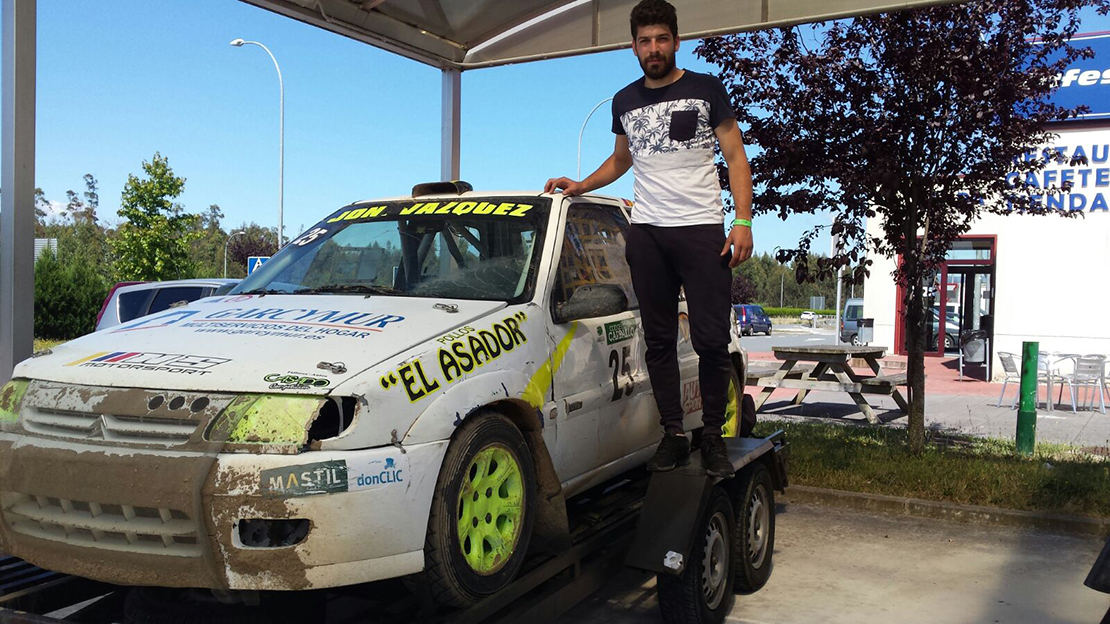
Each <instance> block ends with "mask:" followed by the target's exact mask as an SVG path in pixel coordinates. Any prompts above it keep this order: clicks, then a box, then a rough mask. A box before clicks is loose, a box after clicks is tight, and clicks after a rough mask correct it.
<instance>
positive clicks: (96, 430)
mask: <svg viewBox="0 0 1110 624" xmlns="http://www.w3.org/2000/svg"><path fill="white" fill-rule="evenodd" d="M107 426H108V422H107V420H105V417H104V416H103V415H101V416H100V418H97V419H96V420H94V421H93V424H92V426H91V427H89V435H87V436H85V437H86V438H100V439H103V438H104V428H105V427H107Z"/></svg>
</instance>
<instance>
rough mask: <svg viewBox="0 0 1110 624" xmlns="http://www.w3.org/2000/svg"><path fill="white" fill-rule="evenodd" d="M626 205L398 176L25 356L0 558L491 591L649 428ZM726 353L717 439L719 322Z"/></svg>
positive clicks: (13, 395)
mask: <svg viewBox="0 0 1110 624" xmlns="http://www.w3.org/2000/svg"><path fill="white" fill-rule="evenodd" d="M630 205H631V203H630V202H627V201H623V200H618V199H610V198H606V197H600V196H585V197H574V198H566V197H563V196H562V195H559V194H555V195H550V194H537V193H534V192H533V193H527V192H518V193H511V192H498V193H476V192H474V191H472V190H470V189H469V185H466V184H465V183H458V182H456V183H430V184H424V185H418V186H416V187H415V188H414V189H413V193H412V196H411V197H401V198H394V199H384V200H375V201H365V202H358V203H354V204H351V205H349V206H346V207H343V208H341V209H339V210H337V211H335V212H334V213H332V214H330V215H328V216H327V217H326V218H325V219H324V220H322V221H320V222H319V223H317V224H316V225H315V226H313V227H312V228H310V229H309V230H308V231H307V232H305V233H304V234H302V235H301V236H299V237H298V238H296V239H295V240H293V241H292V242H290V243H289V244H288V245H287V246H286V247H285V248H284V249H282V250H281V251H280V252H279V253H278V254H277V255H275V256H274V257H273V258H272V259H271V260H270V261H269V262H267V263H266V264H265V265H264V266H263V267H262V268H260V269H259V270H257V271H256V272H255V273H254V274H252V275H251V276H250V277H248V278H247V279H245V280H244V281H243V282H242V283H241V284H240V285H239V286H238V287H236V288H235V289H234V290H233V291H231V293H230V294H228V295H226V296H218V297H208V298H205V299H201V300H198V301H195V302H193V303H191V304H188V305H186V306H183V307H177V308H172V309H169V310H166V311H163V312H160V313H156V314H153V315H149V316H145V317H142V318H139V319H136V320H134V321H131V322H129V323H125V324H122V325H119V326H117V327H113V328H110V329H108V330H105V331H101V332H96V333H95V334H90V335H88V336H84V337H82V338H79V339H77V340H74V341H71V342H68V343H66V344H64V345H61V346H58V347H55V348H54V349H53V350H52V351H51V352H46V353H40V354H38V355H37V356H36V357H33V358H31V359H29V360H26V361H24V362H22V363H21V364H20V365H19V366H18V367H17V368H16V370H15V374H14V378H13V380H12V381H11V382H9V383H8V384H7V385H6V386H5V387H4V388H3V389H2V391H0V520H2V521H0V551H5V552H8V553H11V554H13V555H16V556H18V557H22V558H24V559H27V560H29V561H30V562H32V563H34V564H36V565H39V566H42V567H45V568H49V569H53V570H59V571H63V572H67V573H72V574H76V575H80V576H85V577H90V578H94V579H101V580H104V581H108V582H112V583H118V584H129V585H152V584H153V585H160V586H163V587H191V588H212V589H217V590H297V589H311V588H323V587H333V586H339V585H349V584H355V583H362V582H367V581H373V580H377V579H384V578H391V577H400V576H405V577H407V579H408V580H410V581H412V582H414V583H418V584H422V585H425V586H427V587H429V588H431V590H432V591H431V595H432V596H433V597H435V598H436V599H437V600H439V601H440V602H442V603H444V604H448V605H454V606H463V605H466V604H469V603H472V602H474V601H476V600H479V599H481V598H482V597H484V596H486V595H489V594H491V593H493V592H496V591H497V590H499V589H500V588H502V587H504V586H505V585H506V584H507V583H508V582H509V581H510V580H511V579H512V578H513V576H514V575H515V574H516V572H517V571H518V569H519V568H520V565H521V562H522V561H523V559H524V557H525V554H526V553H527V551H528V548H529V544H530V543H539V542H545V543H549V544H551V543H559V541H560V540H565V538H566V531H567V519H566V510H565V500H566V499H567V498H568V497H571V496H573V495H574V494H575V493H576V492H581V491H583V490H584V489H586V488H589V487H590V486H592V485H594V484H597V483H600V482H602V481H603V480H606V479H608V478H611V477H612V476H614V475H616V474H619V473H621V472H622V471H625V470H628V469H630V468H632V467H635V466H636V465H638V464H642V463H643V462H644V461H645V460H646V458H647V457H649V456H650V454H651V453H652V452H653V450H654V447H655V445H656V443H657V442H658V440H659V438H660V427H659V422H658V421H659V415H658V412H657V409H656V406H655V401H654V398H653V396H652V392H651V386H650V383H649V380H648V375H647V370H646V368H645V365H644V348H645V347H644V340H643V331H642V329H641V326H640V323H639V311H638V304H637V301H636V295H635V293H634V292H633V291H632V288H631V279H630V276H629V269H628V265H627V263H626V261H625V255H624V253H625V249H624V246H625V237H626V234H627V231H628V228H629V223H628V209H629V207H630ZM684 310H685V303H684V302H682V301H680V300H677V299H676V301H675V314H676V315H677V316H678V318H679V327H680V331H679V335H678V337H677V341H678V353H679V359H680V375H681V380H680V383H681V385H682V392H683V408H684V410H685V413H686V427H687V429H689V430H693V429H696V428H697V427H699V426H700V424H701V422H700V417H701V397H700V394H699V390H698V380H697V371H698V367H697V356H696V354H695V353H694V351H693V348H692V345H691V342H690V337H689V324H688V320H687V318H686V314H685V312H684ZM733 327H734V328H735V324H733ZM730 351H731V353H732V354H733V362H734V371H733V378H732V384H731V385H730V389H729V402H728V405H729V412H728V422H727V424H726V435H727V434H731V433H735V430H736V428H737V426H738V418H737V416H738V406H739V404H740V401H739V398H740V397H742V392H743V382H742V380H743V379H744V375H743V370H744V367H745V359H744V354H743V351H742V350H741V348H740V342H739V338H738V336H737V335H736V334H735V329H733V335H732V339H731V344H730ZM533 538H535V539H533Z"/></svg>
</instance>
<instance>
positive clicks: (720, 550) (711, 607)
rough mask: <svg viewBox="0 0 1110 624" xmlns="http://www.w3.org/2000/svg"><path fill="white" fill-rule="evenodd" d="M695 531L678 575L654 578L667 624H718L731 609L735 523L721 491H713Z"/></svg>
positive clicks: (715, 489) (730, 508)
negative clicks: (688, 558)
mask: <svg viewBox="0 0 1110 624" xmlns="http://www.w3.org/2000/svg"><path fill="white" fill-rule="evenodd" d="M698 528H699V532H698V535H699V537H698V540H697V542H696V543H695V545H694V550H693V552H691V553H690V561H689V562H688V563H687V566H686V569H685V570H684V571H683V572H682V574H680V575H678V576H674V575H670V574H660V575H659V576H658V581H659V583H658V585H659V610H660V611H661V612H662V614H663V621H664V622H667V624H719V623H720V622H723V621H724V619H725V616H726V615H728V612H729V610H731V609H732V603H733V601H734V599H735V596H734V595H733V593H732V582H733V574H732V558H733V553H734V552H735V548H734V535H735V533H736V522H735V515H734V512H733V509H732V501H731V500H730V499H729V496H728V494H727V493H726V492H725V491H724V490H723V489H721V488H719V487H714V488H713V491H712V493H710V495H709V504H708V505H707V506H706V509H705V513H704V514H703V515H702V518H701V519H700V521H699V522H698Z"/></svg>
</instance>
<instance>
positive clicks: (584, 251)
mask: <svg viewBox="0 0 1110 624" xmlns="http://www.w3.org/2000/svg"><path fill="white" fill-rule="evenodd" d="M628 227H629V226H628V221H627V220H626V219H625V218H624V214H623V213H622V212H621V211H620V209H619V208H617V207H616V206H606V205H597V204H573V205H572V206H571V207H570V209H569V210H568V212H567V225H566V230H565V231H564V233H563V248H562V250H561V251H560V253H559V266H558V268H557V270H556V274H555V276H556V278H555V289H554V291H553V292H552V299H553V300H554V303H555V305H556V306H558V305H561V304H564V303H566V302H567V301H569V300H570V298H571V296H572V295H573V294H574V291H575V290H576V289H577V288H579V287H580V286H585V285H587V284H610V285H613V286H617V287H618V288H620V289H621V290H622V291H624V294H625V296H626V297H628V307H629V309H633V310H634V309H636V308H638V307H639V305H640V304H639V302H638V301H637V300H636V293H635V292H634V291H633V289H632V273H631V271H630V270H629V268H628V261H627V260H625V258H624V250H625V242H626V239H627V234H628Z"/></svg>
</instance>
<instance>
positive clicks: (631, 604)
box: [559, 504, 1110, 624]
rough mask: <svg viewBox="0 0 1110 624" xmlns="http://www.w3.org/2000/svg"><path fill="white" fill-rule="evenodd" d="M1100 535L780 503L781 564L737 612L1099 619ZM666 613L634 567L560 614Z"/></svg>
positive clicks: (1017, 620) (642, 616)
mask: <svg viewBox="0 0 1110 624" xmlns="http://www.w3.org/2000/svg"><path fill="white" fill-rule="evenodd" d="M1101 548H1102V542H1101V541H1100V540H1097V539H1094V538H1089V537H1075V536H1064V535H1054V534H1050V533H1043V532H1036V531H1029V530H1022V529H1013V528H1008V527H993V526H981V525H972V524H961V523H955V522H947V521H941V520H922V519H914V518H906V517H901V516H888V515H868V514H865V513H862V512H857V511H848V510H841V509H833V508H825V507H817V506H802V505H799V504H787V505H781V504H780V506H779V516H778V526H777V538H776V544H775V570H774V572H773V574H772V575H771V580H770V581H769V582H768V583H767V586H766V587H764V588H763V589H762V590H761V591H759V592H757V593H755V594H752V595H749V596H737V601H736V606H735V607H733V610H732V612H731V614H730V615H729V617H728V619H727V620H726V621H727V622H731V623H733V624H770V623H775V624H791V623H799V624H801V623H806V624H812V623H829V624H834V623H838V622H844V623H846V624H847V623H850V624H868V623H871V622H874V623H876V624H878V623H883V624H886V623H889V622H899V623H904V624H912V623H916V622H922V623H924V622H929V623H934V622H944V623H952V624H959V623H964V622H966V623H975V624H980V623H994V622H999V623H1007V624H1025V623H1028V624H1034V623H1036V624H1043V623H1057V622H1058V623H1072V622H1074V623H1076V624H1080V623H1082V624H1090V623H1093V622H1098V621H1099V619H1100V618H1101V617H1102V615H1103V614H1104V613H1105V612H1106V609H1107V607H1110V596H1107V595H1106V594H1101V593H1098V592H1095V591H1093V590H1090V589H1088V588H1086V587H1084V586H1083V579H1084V577H1085V576H1086V574H1087V572H1088V570H1089V569H1090V566H1091V564H1092V563H1093V562H1094V560H1095V557H1097V556H1098V553H1099V550H1100V549H1101ZM559 621H560V622H562V623H565V624H571V623H574V624H601V623H603V622H604V623H612V624H633V623H635V624H639V623H645V624H646V623H652V624H655V623H658V622H661V621H662V620H661V618H660V616H659V610H658V603H657V601H656V594H655V578H654V577H653V576H650V575H647V574H645V573H641V572H638V571H634V570H631V569H626V570H625V572H624V573H622V574H621V575H620V576H618V577H616V578H614V579H613V580H612V581H611V582H610V583H609V584H608V585H607V586H606V587H604V588H603V589H602V590H600V591H599V592H598V593H596V594H595V595H594V596H593V597H591V598H590V599H589V600H587V601H586V602H584V603H582V604H580V605H579V606H577V607H575V609H574V610H572V611H570V612H569V613H568V614H566V615H565V616H564V617H563V618H562V619H560V620H559Z"/></svg>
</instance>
